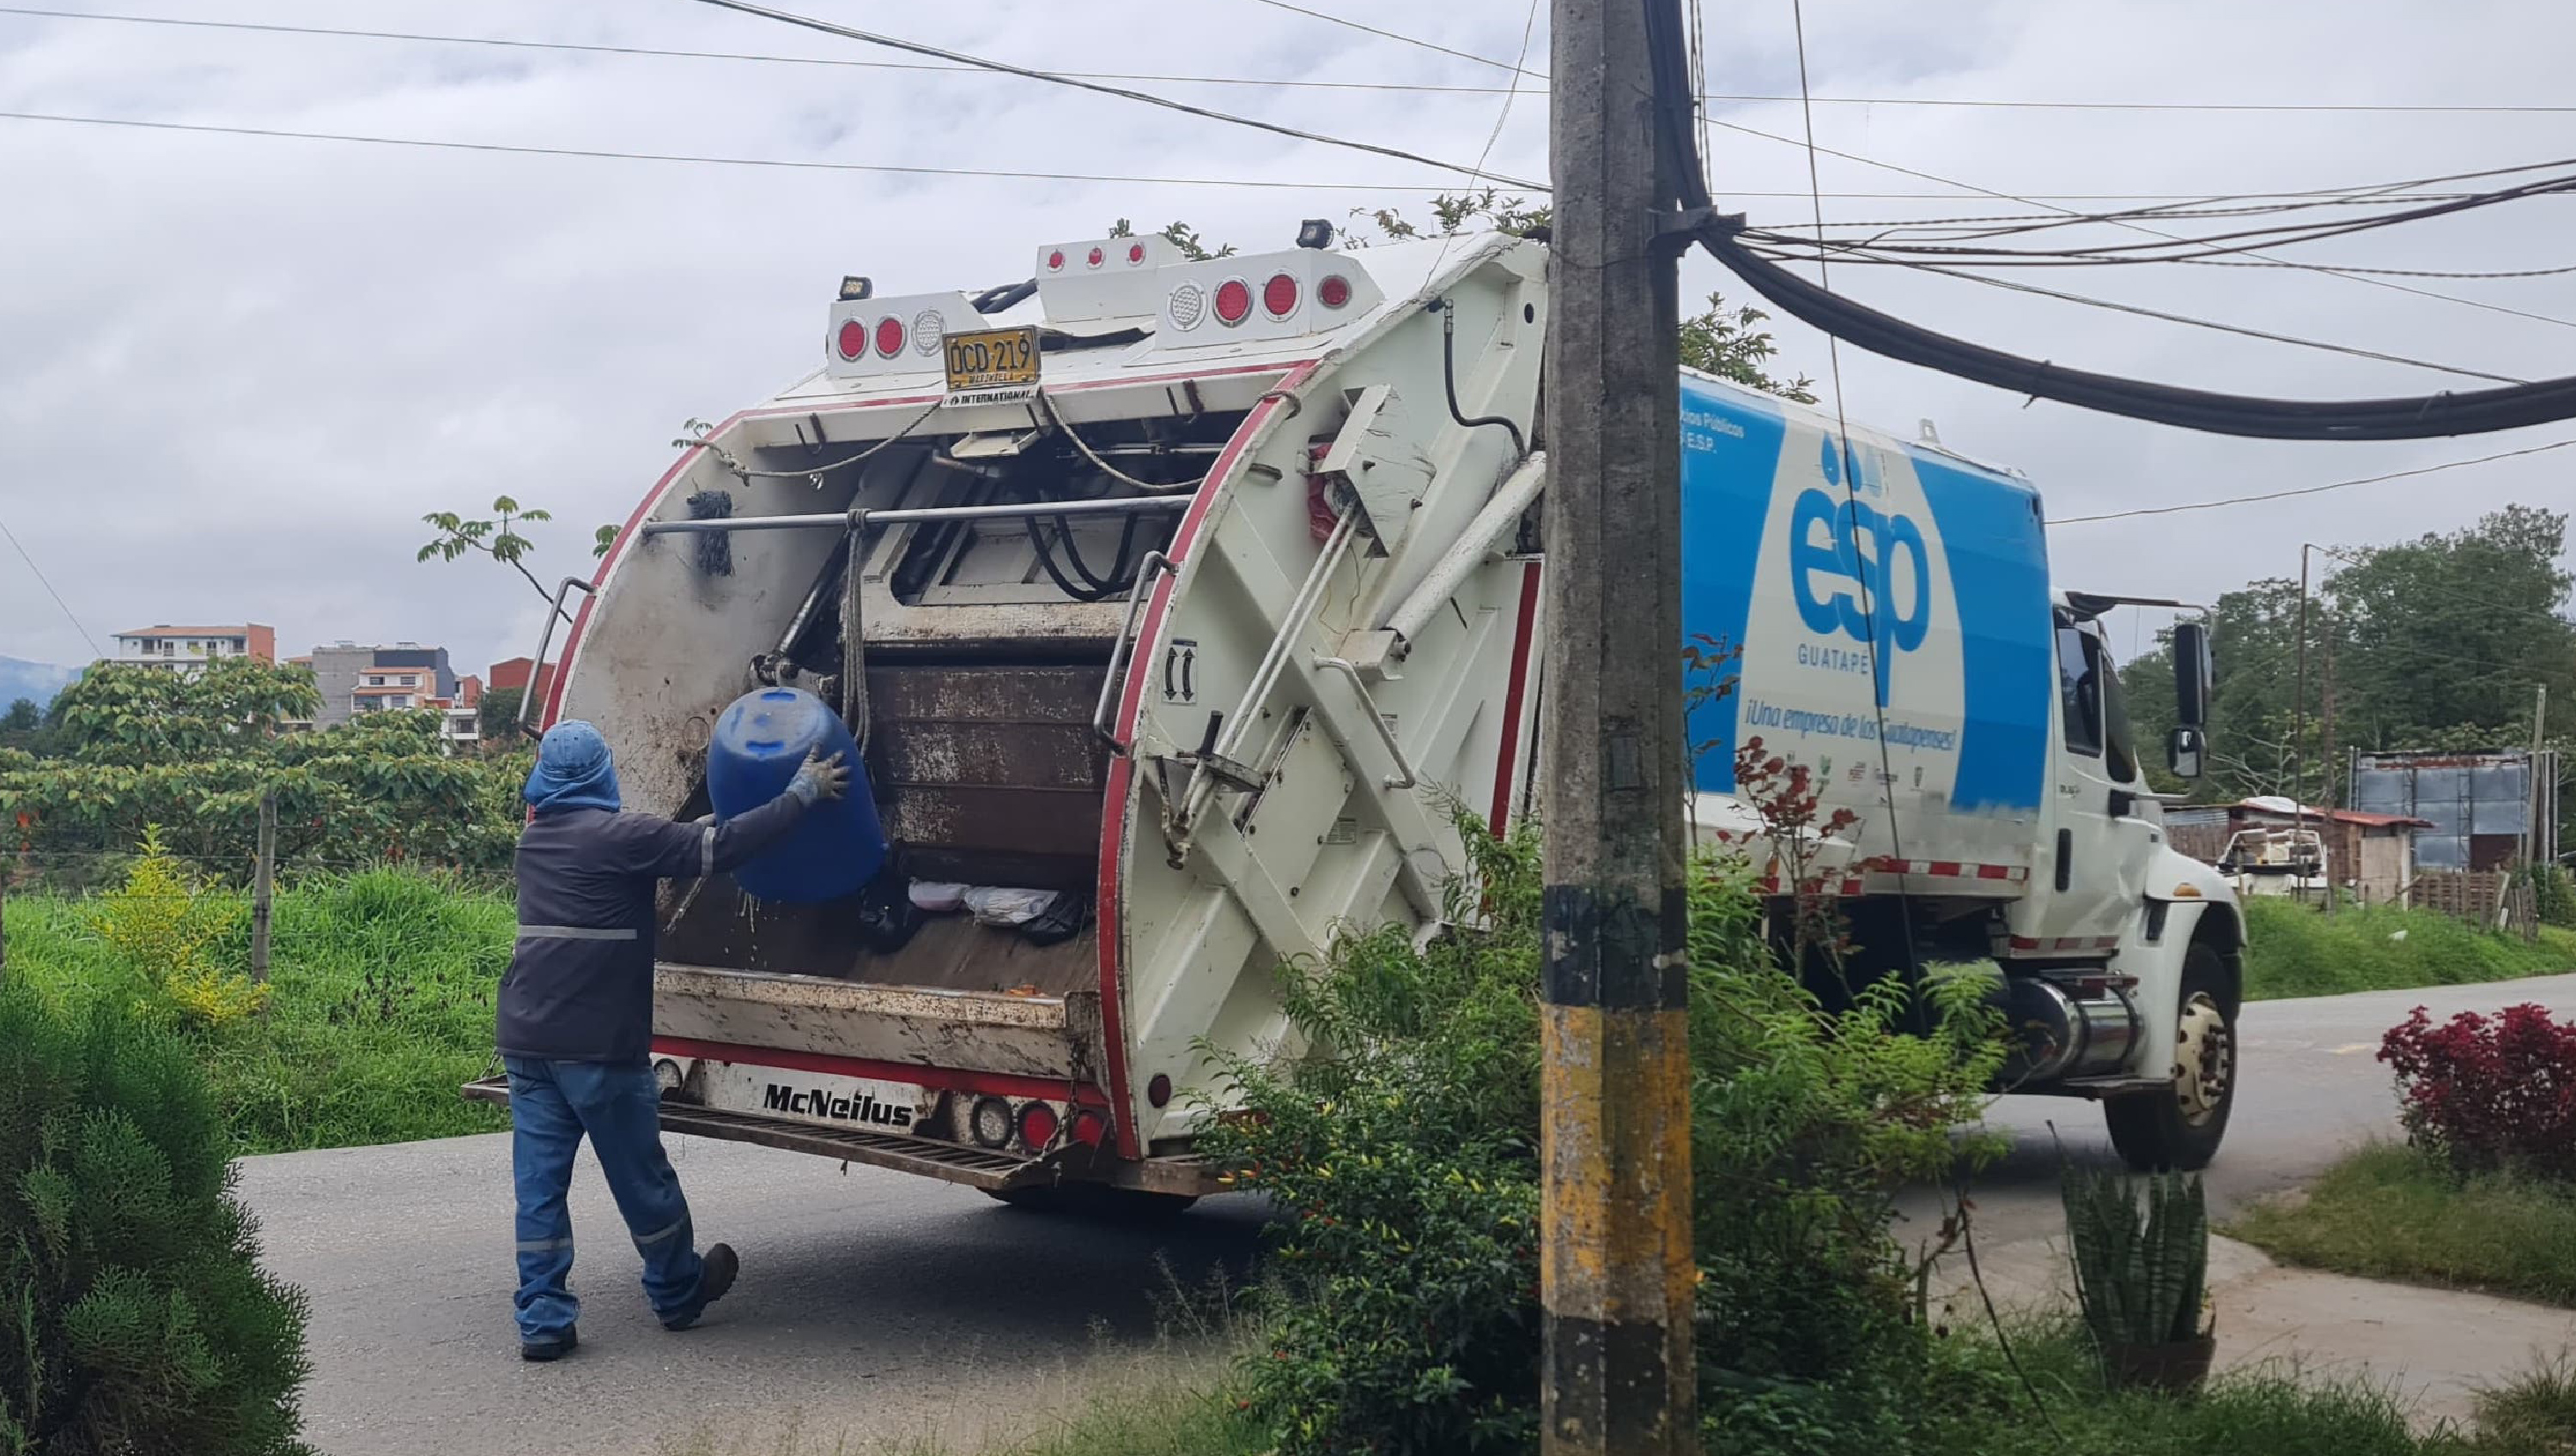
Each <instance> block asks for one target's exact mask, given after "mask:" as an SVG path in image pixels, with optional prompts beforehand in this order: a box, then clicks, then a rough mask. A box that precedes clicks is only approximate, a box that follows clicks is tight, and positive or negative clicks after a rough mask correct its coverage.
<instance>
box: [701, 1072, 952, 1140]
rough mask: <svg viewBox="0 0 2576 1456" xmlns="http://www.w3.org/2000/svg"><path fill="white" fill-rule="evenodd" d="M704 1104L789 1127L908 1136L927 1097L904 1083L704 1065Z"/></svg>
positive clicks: (920, 1115) (919, 1090) (816, 1073)
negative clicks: (787, 1123)
mask: <svg viewBox="0 0 2576 1456" xmlns="http://www.w3.org/2000/svg"><path fill="white" fill-rule="evenodd" d="M701 1066H702V1068H703V1073H702V1075H703V1076H704V1077H705V1079H706V1080H705V1083H704V1086H705V1089H706V1099H707V1104H708V1105H709V1106H711V1107H718V1108H722V1109H723V1110H725V1111H727V1112H748V1113H754V1114H756V1115H758V1116H761V1117H777V1118H784V1119H787V1120H788V1121H791V1122H813V1123H821V1124H823V1125H825V1126H827V1127H855V1128H861V1129H865V1130H868V1131H871V1132H895V1133H909V1132H911V1131H912V1129H913V1126H914V1124H916V1123H918V1122H919V1121H921V1117H922V1111H923V1108H922V1101H923V1098H924V1097H925V1096H926V1095H927V1094H926V1093H925V1092H924V1091H923V1090H922V1089H921V1088H919V1087H916V1086H913V1085H912V1084H910V1083H908V1082H879V1081H874V1080H871V1079H868V1078H863V1077H841V1076H834V1075H831V1074H829V1073H824V1072H799V1071H793V1070H790V1069H788V1068H785V1067H761V1066H754V1065H752V1064H750V1063H748V1062H706V1063H702V1064H701Z"/></svg>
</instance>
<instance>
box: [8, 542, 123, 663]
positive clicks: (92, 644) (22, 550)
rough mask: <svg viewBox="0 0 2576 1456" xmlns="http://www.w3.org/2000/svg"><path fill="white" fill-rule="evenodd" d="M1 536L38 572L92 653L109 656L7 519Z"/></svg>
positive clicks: (20, 558)
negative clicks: (11, 527)
mask: <svg viewBox="0 0 2576 1456" xmlns="http://www.w3.org/2000/svg"><path fill="white" fill-rule="evenodd" d="M0 536H6V537H8V538H9V544H10V545H12V546H14V547H16V548H17V549H18V559H19V560H21V561H24V562H26V563H27V569H28V570H29V571H32V572H34V573H35V574H36V584H37V585H38V586H41V587H43V588H44V589H45V595H47V596H49V597H52V598H53V599H54V605H55V606H57V607H60V608H62V609H63V618H64V620H66V621H68V622H70V623H71V624H72V630H73V631H75V632H78V633H79V634H81V640H82V641H83V642H86V643H88V644H89V650H90V655H91V656H93V657H105V656H107V654H106V653H104V652H101V651H99V647H98V639H97V638H95V637H92V636H91V635H89V629H88V628H87V627H84V626H82V625H81V619H80V618H78V617H76V616H74V615H72V607H71V603H69V602H66V601H64V600H63V594H62V593H61V592H58V591H56V590H54V584H53V582H52V581H50V580H48V579H47V578H46V576H45V569H44V568H43V567H41V566H38V565H37V564H36V558H35V557H34V556H32V555H30V554H29V553H28V551H27V547H26V544H25V543H24V542H21V541H20V540H19V539H18V533H17V532H15V531H12V530H10V529H9V523H8V522H7V521H0Z"/></svg>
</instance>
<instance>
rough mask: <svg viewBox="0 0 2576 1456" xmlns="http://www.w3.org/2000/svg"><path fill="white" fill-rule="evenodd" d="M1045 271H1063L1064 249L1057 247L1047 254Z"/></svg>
mask: <svg viewBox="0 0 2576 1456" xmlns="http://www.w3.org/2000/svg"><path fill="white" fill-rule="evenodd" d="M1047 271H1048V272H1049V273H1061V272H1063V271H1064V249H1062V248H1058V249H1056V250H1055V251H1054V252H1051V253H1049V254H1047Z"/></svg>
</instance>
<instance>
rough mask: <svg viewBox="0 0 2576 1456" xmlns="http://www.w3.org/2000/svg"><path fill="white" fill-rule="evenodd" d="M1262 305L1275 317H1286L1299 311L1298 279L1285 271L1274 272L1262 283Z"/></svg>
mask: <svg viewBox="0 0 2576 1456" xmlns="http://www.w3.org/2000/svg"><path fill="white" fill-rule="evenodd" d="M1261 306H1262V307H1263V308H1265V309H1267V310H1269V312H1270V316H1271V317H1272V318H1275V319H1284V318H1286V317H1287V316H1288V315H1290V314H1292V313H1295V312H1296V311H1297V280H1296V279H1294V278H1291V277H1289V276H1288V275H1287V274H1285V273H1273V274H1271V275H1270V281H1269V282H1268V283H1265V284H1263V285H1261Z"/></svg>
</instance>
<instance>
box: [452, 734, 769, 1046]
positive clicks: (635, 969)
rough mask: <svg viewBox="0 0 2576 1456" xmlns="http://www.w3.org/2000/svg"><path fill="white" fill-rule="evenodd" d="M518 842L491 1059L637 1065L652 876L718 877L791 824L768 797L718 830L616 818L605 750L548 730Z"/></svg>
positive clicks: (644, 1028)
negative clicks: (514, 927)
mask: <svg viewBox="0 0 2576 1456" xmlns="http://www.w3.org/2000/svg"><path fill="white" fill-rule="evenodd" d="M524 797H525V798H526V799H527V801H528V805H529V807H530V808H532V809H534V810H535V811H536V812H535V815H534V817H532V818H531V819H530V820H529V822H528V827H527V828H526V829H524V830H522V831H520V834H519V855H518V871H519V941H518V946H517V948H516V949H515V950H514V951H513V952H512V954H511V957H510V969H509V972H508V973H507V974H505V975H504V976H502V978H501V995H500V1006H499V1014H498V1016H497V1018H496V1020H497V1025H496V1027H495V1031H496V1033H497V1037H496V1039H497V1041H498V1043H499V1046H500V1050H501V1053H502V1055H504V1056H513V1057H542V1058H546V1059H549V1060H553V1061H568V1062H610V1063H619V1064H637V1063H641V1062H643V1061H644V1060H645V1058H646V1056H647V1054H648V1052H649V1051H650V1049H651V1047H652V1044H653V958H654V938H655V937H654V931H655V929H656V926H655V915H654V896H655V892H656V890H657V889H658V888H659V887H660V882H661V881H663V880H676V879H692V878H701V877H705V876H710V875H722V874H730V873H732V872H733V870H734V869H735V867H737V866H739V865H741V864H742V863H743V862H744V861H746V860H748V859H750V858H751V857H752V856H753V855H756V854H758V853H760V851H762V850H763V849H766V848H767V847H769V846H770V845H773V844H775V843H777V842H778V841H779V840H780V839H781V838H783V837H784V836H785V835H786V834H787V832H788V831H789V830H791V829H793V828H795V827H796V821H797V820H798V819H799V818H800V817H802V816H803V814H804V813H805V800H804V799H803V798H801V797H799V796H798V795H796V794H792V793H787V794H781V795H779V796H778V797H777V798H776V799H774V800H772V801H770V802H769V803H767V804H764V805H762V806H761V807H759V808H757V809H754V810H752V811H750V812H749V813H747V814H738V815H736V816H734V817H733V818H731V819H729V820H726V821H725V822H724V823H723V824H720V825H719V824H674V823H672V822H671V821H670V820H668V819H665V818H662V817H661V816H659V815H657V814H626V813H621V812H619V806H618V794H617V769H616V766H615V764H613V763H612V762H611V761H610V757H609V752H608V742H607V740H606V739H604V738H602V737H600V734H599V730H598V729H596V728H594V727H592V726H591V725H589V724H588V723H581V722H566V723H558V724H556V725H555V726H554V727H553V728H552V729H549V730H548V731H547V733H546V736H545V740H544V741H543V742H542V743H540V744H539V745H538V746H537V769H536V772H534V773H532V774H530V775H528V787H527V790H526V793H525V795H524Z"/></svg>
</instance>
